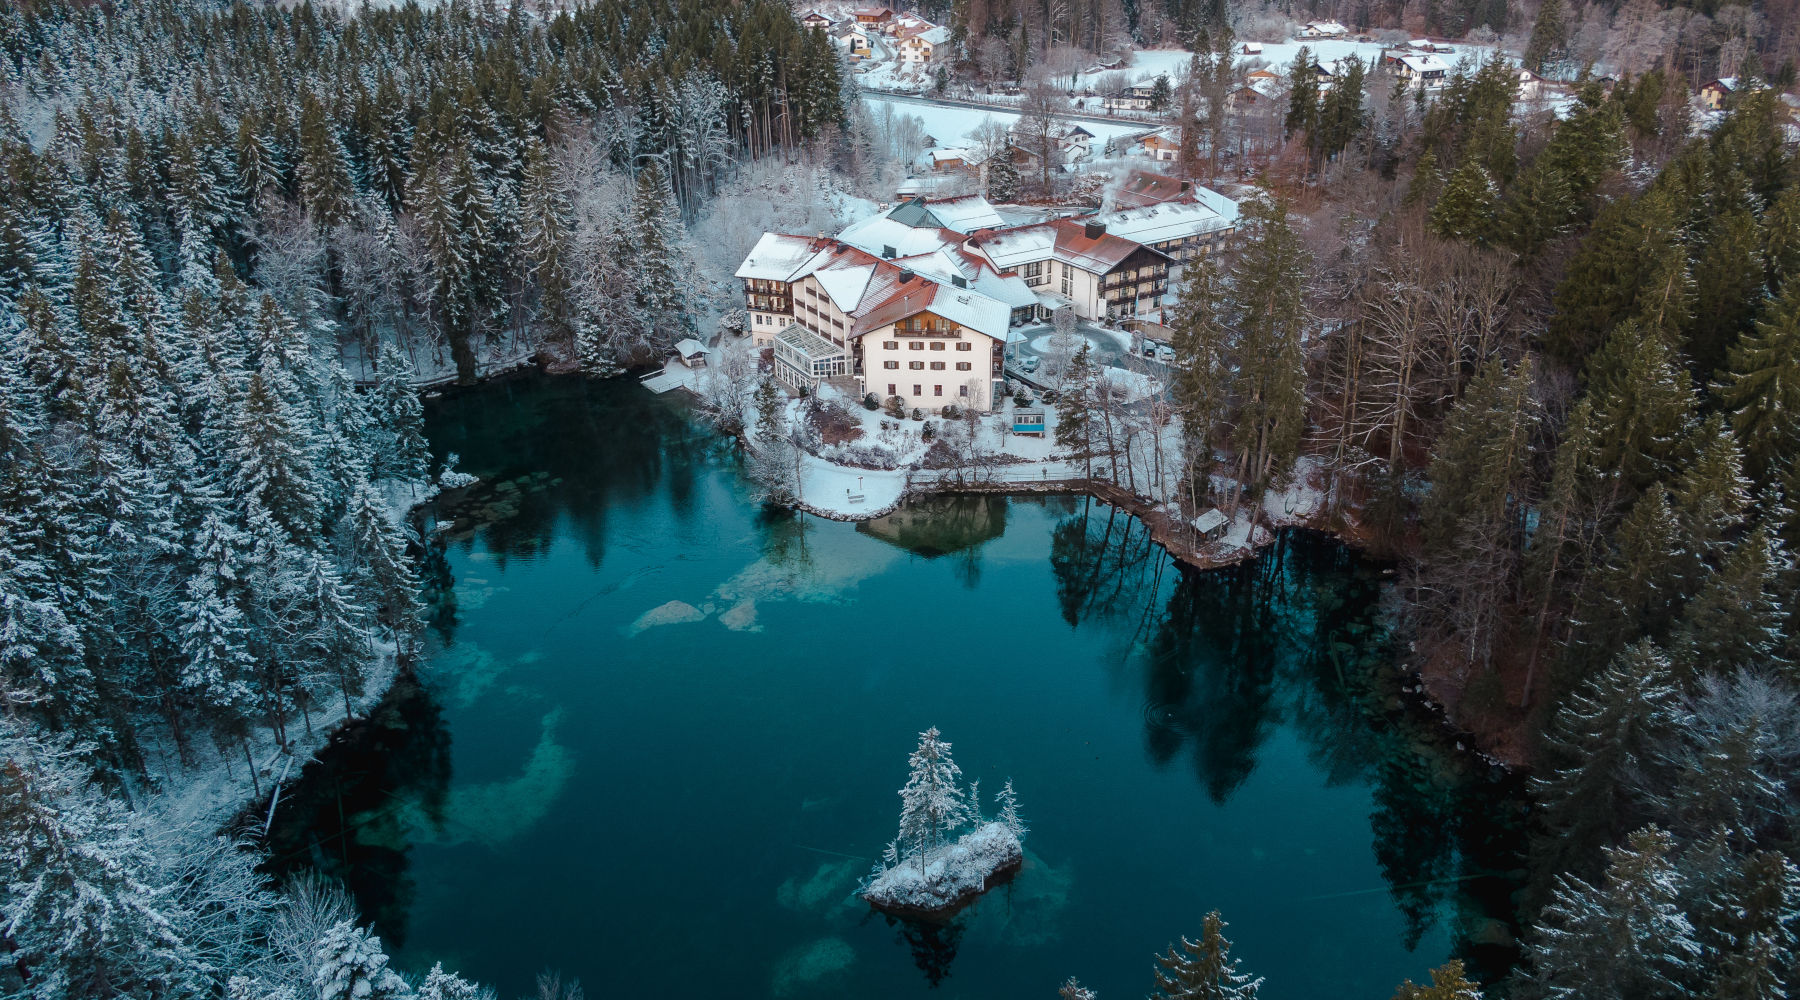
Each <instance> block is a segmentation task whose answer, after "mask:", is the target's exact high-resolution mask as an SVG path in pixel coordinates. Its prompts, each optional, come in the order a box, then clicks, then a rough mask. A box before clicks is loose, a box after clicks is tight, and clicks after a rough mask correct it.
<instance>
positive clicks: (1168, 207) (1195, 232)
mask: <svg viewBox="0 0 1800 1000" xmlns="http://www.w3.org/2000/svg"><path fill="white" fill-rule="evenodd" d="M1202 190H1204V189H1202ZM1208 193H1209V194H1213V193H1214V192H1208ZM1217 198H1218V199H1219V201H1222V202H1223V203H1224V204H1225V205H1229V206H1230V214H1229V216H1227V215H1225V214H1222V213H1220V212H1219V211H1218V210H1217V208H1215V207H1214V205H1209V204H1206V203H1204V202H1199V201H1178V202H1171V203H1169V204H1164V205H1149V206H1146V207H1143V208H1127V209H1122V210H1120V211H1116V212H1107V213H1105V214H1103V215H1092V216H1086V217H1084V218H1083V219H1081V220H1076V221H1086V219H1092V220H1093V221H1095V222H1099V223H1102V224H1104V225H1105V226H1106V231H1107V232H1108V233H1110V234H1112V235H1114V236H1118V237H1122V238H1124V239H1128V240H1135V241H1136V242H1138V243H1161V242H1163V241H1164V240H1179V239H1188V238H1190V237H1194V236H1199V235H1202V234H1204V233H1216V232H1218V231H1220V230H1222V229H1230V228H1231V227H1232V226H1233V225H1235V224H1236V223H1237V203H1236V202H1233V201H1232V200H1231V199H1229V198H1226V197H1225V196H1223V195H1218V196H1217Z"/></svg>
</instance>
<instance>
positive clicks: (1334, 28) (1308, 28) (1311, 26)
mask: <svg viewBox="0 0 1800 1000" xmlns="http://www.w3.org/2000/svg"><path fill="white" fill-rule="evenodd" d="M1349 33H1350V29H1349V28H1346V27H1344V26H1343V25H1341V24H1339V23H1338V22H1336V21H1308V22H1306V23H1305V24H1303V25H1301V26H1300V37H1301V38H1342V37H1344V36H1345V35H1348V34H1349Z"/></svg>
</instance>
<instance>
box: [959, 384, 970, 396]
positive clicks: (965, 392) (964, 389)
mask: <svg viewBox="0 0 1800 1000" xmlns="http://www.w3.org/2000/svg"><path fill="white" fill-rule="evenodd" d="M968 394H969V387H968V386H966V385H965V386H963V387H962V392H961V393H959V395H963V396H967V395H968Z"/></svg>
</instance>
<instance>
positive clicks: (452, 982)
mask: <svg viewBox="0 0 1800 1000" xmlns="http://www.w3.org/2000/svg"><path fill="white" fill-rule="evenodd" d="M413 995H414V996H415V997H417V998H418V1000H483V998H484V997H486V996H488V995H489V994H487V993H485V992H484V991H483V990H482V989H481V987H479V986H476V985H475V984H474V983H471V982H469V981H467V980H465V979H463V978H462V977H461V976H458V975H457V974H456V973H454V972H445V971H444V963H442V962H438V963H437V964H435V965H433V966H432V967H431V971H430V972H428V973H426V974H425V981H424V982H422V983H420V984H419V989H418V991H417V992H415V993H414V994H413Z"/></svg>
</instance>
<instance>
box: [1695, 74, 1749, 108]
mask: <svg viewBox="0 0 1800 1000" xmlns="http://www.w3.org/2000/svg"><path fill="white" fill-rule="evenodd" d="M1743 89H1744V88H1743V86H1742V85H1740V84H1739V83H1738V78H1737V77H1735V76H1724V77H1720V78H1719V79H1717V80H1714V81H1712V82H1711V83H1708V84H1707V85H1706V86H1704V87H1701V88H1700V102H1701V103H1702V104H1705V105H1706V108H1707V110H1709V111H1723V110H1725V103H1726V102H1727V101H1729V100H1730V99H1731V95H1733V94H1735V93H1738V92H1739V91H1741V90H1743Z"/></svg>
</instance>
